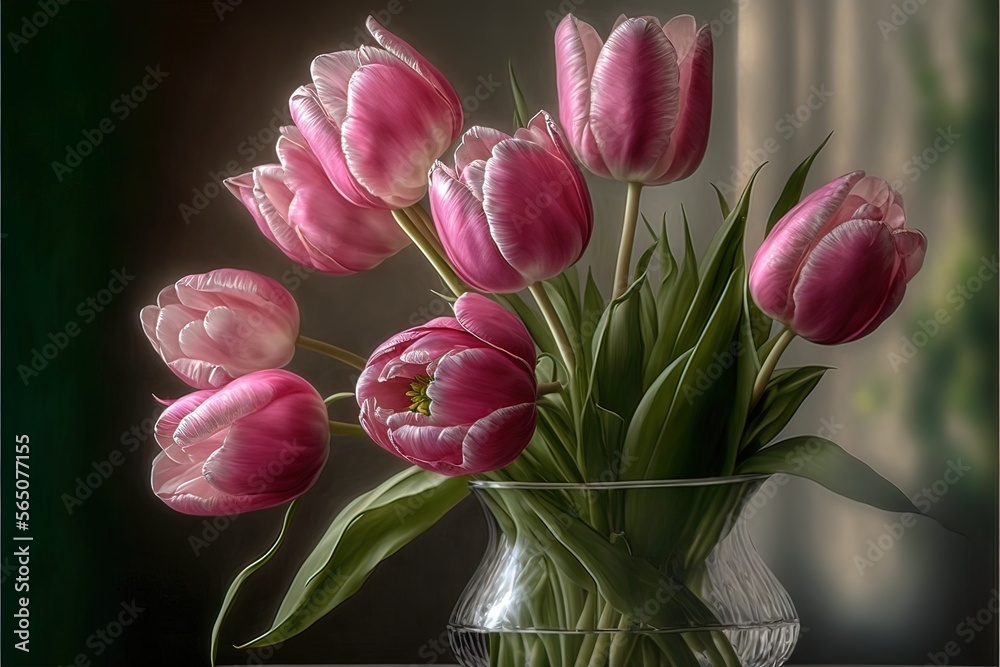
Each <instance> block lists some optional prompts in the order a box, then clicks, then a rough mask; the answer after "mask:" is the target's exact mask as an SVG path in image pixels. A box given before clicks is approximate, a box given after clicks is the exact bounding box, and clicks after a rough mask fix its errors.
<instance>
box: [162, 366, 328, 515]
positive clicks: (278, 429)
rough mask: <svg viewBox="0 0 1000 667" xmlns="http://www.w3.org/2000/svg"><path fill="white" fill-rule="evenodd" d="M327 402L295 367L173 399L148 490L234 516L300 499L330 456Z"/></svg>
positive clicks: (191, 509) (197, 510)
mask: <svg viewBox="0 0 1000 667" xmlns="http://www.w3.org/2000/svg"><path fill="white" fill-rule="evenodd" d="M329 429H330V425H329V417H328V416H327V409H326V405H325V404H324V403H323V399H322V398H321V397H320V395H319V394H318V393H317V392H316V390H315V389H313V388H312V386H311V385H310V384H309V383H308V382H306V381H305V380H303V379H302V378H300V377H299V376H298V375H295V374H294V373H289V372H288V371H282V370H272V371H258V372H256V373H252V374H250V375H245V376H243V377H241V378H237V379H236V380H233V381H232V382H230V383H229V384H228V385H226V386H225V387H223V388H222V389H218V390H215V391H196V392H194V393H193V394H188V395H187V396H185V397H183V398H181V399H179V400H177V401H174V402H173V403H172V404H171V405H170V406H169V407H168V408H167V409H166V410H164V411H163V414H162V415H160V418H159V419H158V420H157V422H156V428H155V430H154V437H155V438H156V442H157V443H158V444H159V445H160V447H161V448H162V449H163V451H162V452H160V453H159V454H158V455H157V457H156V459H154V461H153V472H152V476H151V479H150V482H151V484H152V487H153V492H154V493H156V495H157V496H159V498H160V500H162V501H163V502H165V503H166V504H167V505H169V506H170V507H171V508H172V509H175V510H177V511H178V512H183V513H184V514H197V515H220V514H236V513H239V512H248V511H251V510H259V509H264V508H266V507H273V506H275V505H280V504H282V503H285V502H288V501H290V500H293V499H295V498H298V497H299V496H301V495H302V494H303V493H305V492H306V491H307V490H308V489H309V487H311V486H312V485H313V482H315V481H316V478H317V477H319V473H320V471H322V470H323V466H324V465H325V464H326V459H327V455H328V454H329V451H330V448H329V441H330V430H329Z"/></svg>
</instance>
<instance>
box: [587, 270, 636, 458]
mask: <svg viewBox="0 0 1000 667" xmlns="http://www.w3.org/2000/svg"><path fill="white" fill-rule="evenodd" d="M645 283H646V278H645V276H642V277H640V278H639V280H637V281H636V282H634V283H633V284H632V286H631V287H630V288H629V289H628V290H627V291H626V292H625V294H623V295H622V296H621V297H619V298H618V299H616V300H615V301H613V302H612V303H611V305H610V306H609V307H608V311H607V316H606V318H605V319H604V320H603V324H604V326H603V327H602V328H601V330H600V331H599V333H598V337H597V338H595V340H594V344H595V348H594V365H593V374H592V378H591V396H592V397H593V400H594V402H595V404H596V405H598V406H600V407H601V408H603V409H604V410H607V411H610V412H612V413H614V414H615V415H617V416H618V417H619V418H620V420H621V422H622V424H617V423H615V424H613V425H612V430H611V432H610V435H611V436H612V437H611V439H610V440H609V441H608V443H607V444H608V445H611V446H616V444H617V443H618V441H619V437H620V436H623V435H624V431H623V430H622V428H621V426H622V425H624V426H627V425H628V422H629V419H630V418H631V415H632V413H633V412H634V411H635V406H636V405H637V404H638V403H639V399H640V398H642V375H643V371H644V370H645V368H644V362H645V350H644V349H643V337H642V335H641V331H642V319H643V315H642V309H643V307H642V289H643V285H645Z"/></svg>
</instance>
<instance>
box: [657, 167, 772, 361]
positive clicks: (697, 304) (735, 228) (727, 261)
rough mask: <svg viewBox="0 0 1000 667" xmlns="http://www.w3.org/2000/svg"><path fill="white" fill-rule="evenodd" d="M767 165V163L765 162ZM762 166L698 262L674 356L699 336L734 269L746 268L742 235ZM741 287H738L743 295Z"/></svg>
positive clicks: (752, 176)
mask: <svg viewBox="0 0 1000 667" xmlns="http://www.w3.org/2000/svg"><path fill="white" fill-rule="evenodd" d="M765 164H767V163H765ZM763 167H764V165H763V164H762V165H761V166H760V167H757V169H756V171H754V172H753V174H752V175H751V176H750V180H749V181H748V182H747V186H746V188H745V189H744V190H743V194H742V195H741V196H740V200H739V202H737V204H736V207H735V208H733V210H732V211H730V213H729V216H728V217H727V218H726V220H725V222H724V223H723V226H722V228H721V229H719V231H718V232H717V233H716V235H715V238H713V239H712V243H711V245H709V247H708V250H707V251H706V252H705V257H704V259H703V260H702V262H701V267H700V269H699V276H700V277H701V283H700V285H699V286H698V291H697V292H696V293H695V296H694V299H693V300H692V301H691V307H690V308H689V309H688V312H687V315H686V316H685V318H684V323H683V325H681V329H680V333H679V334H678V335H677V341H676V343H675V345H674V354H675V355H676V354H677V353H678V352H680V351H681V350H686V349H687V348H689V347H690V346H691V345H693V344H694V341H695V340H697V339H698V336H700V335H701V332H702V330H703V329H704V328H705V323H706V322H707V321H708V318H709V316H710V315H711V313H712V311H713V309H714V308H715V306H716V304H718V303H719V299H720V298H721V296H722V292H723V290H724V289H725V288H726V284H727V283H728V281H729V279H730V277H731V276H732V273H733V271H734V270H736V269H737V268H738V267H742V266H744V265H745V261H744V258H743V235H744V232H745V231H746V223H747V216H748V215H749V213H750V193H751V192H752V191H753V184H754V181H755V180H756V179H757V174H759V173H760V170H761V169H762V168H763ZM742 290H743V286H742V284H741V285H740V291H741V292H742Z"/></svg>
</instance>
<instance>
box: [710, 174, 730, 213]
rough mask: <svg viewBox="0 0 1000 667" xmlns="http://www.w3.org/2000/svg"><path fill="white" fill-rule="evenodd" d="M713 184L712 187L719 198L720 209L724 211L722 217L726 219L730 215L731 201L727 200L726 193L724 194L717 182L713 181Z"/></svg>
mask: <svg viewBox="0 0 1000 667" xmlns="http://www.w3.org/2000/svg"><path fill="white" fill-rule="evenodd" d="M711 186H712V189H713V190H715V196H716V197H718V198H719V210H721V211H722V218H723V219H726V218H728V217H729V211H730V208H729V202H727V201H726V195H724V194H722V190H720V189H719V188H718V187H717V186H716V185H715V183H712V184H711Z"/></svg>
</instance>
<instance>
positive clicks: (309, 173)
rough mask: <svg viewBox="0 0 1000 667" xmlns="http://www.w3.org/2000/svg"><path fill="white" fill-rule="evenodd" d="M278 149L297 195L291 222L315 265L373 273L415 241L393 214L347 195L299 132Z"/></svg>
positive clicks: (337, 271)
mask: <svg viewBox="0 0 1000 667" xmlns="http://www.w3.org/2000/svg"><path fill="white" fill-rule="evenodd" d="M277 151H278V156H279V158H280V159H281V163H282V164H283V165H284V167H285V174H284V179H285V183H286V185H288V187H289V189H290V190H291V191H292V192H293V193H294V196H293V198H292V201H291V204H290V205H289V210H288V220H289V222H290V224H291V226H292V228H293V229H294V230H295V232H296V233H297V234H298V235H299V236H300V237H301V239H302V244H303V246H304V248H305V249H306V251H307V252H308V253H309V256H310V258H311V259H312V260H313V261H312V264H311V265H313V266H316V267H317V268H322V270H324V271H327V272H328V273H334V274H339V275H343V274H347V273H354V272H358V271H367V270H369V269H372V268H374V267H376V266H378V265H379V264H381V263H382V261H383V260H385V259H386V258H387V257H390V256H392V255H394V254H395V253H397V252H399V250H401V249H402V248H404V247H406V246H407V245H408V244H409V242H410V241H409V238H408V237H407V236H406V234H405V233H403V231H402V230H401V229H400V228H399V225H397V224H396V221H395V220H394V219H393V217H392V214H391V213H389V212H388V211H385V210H380V209H362V208H359V207H357V206H355V205H353V204H351V203H350V202H348V201H347V200H346V199H344V198H343V197H342V196H341V194H340V193H339V192H338V191H337V190H336V189H335V188H334V187H333V186H332V185H331V184H330V181H329V180H328V179H327V176H326V174H325V172H324V171H323V170H322V168H321V167H320V165H319V163H318V161H317V160H316V158H315V156H314V155H313V153H312V151H311V150H310V149H309V148H308V147H307V146H305V145H304V144H303V143H297V142H296V141H295V140H294V134H289V135H288V136H282V137H281V138H279V139H278V144H277Z"/></svg>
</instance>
